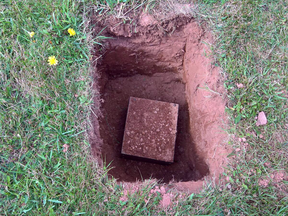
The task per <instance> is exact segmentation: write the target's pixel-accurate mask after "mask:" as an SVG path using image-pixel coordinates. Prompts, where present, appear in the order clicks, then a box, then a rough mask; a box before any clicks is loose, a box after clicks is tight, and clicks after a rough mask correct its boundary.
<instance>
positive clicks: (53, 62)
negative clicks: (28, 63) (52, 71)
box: [48, 56, 58, 65]
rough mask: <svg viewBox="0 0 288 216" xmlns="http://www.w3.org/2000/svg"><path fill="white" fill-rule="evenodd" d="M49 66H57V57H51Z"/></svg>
mask: <svg viewBox="0 0 288 216" xmlns="http://www.w3.org/2000/svg"><path fill="white" fill-rule="evenodd" d="M48 64H49V65H57V64H58V60H57V59H56V58H55V56H49V58H48Z"/></svg>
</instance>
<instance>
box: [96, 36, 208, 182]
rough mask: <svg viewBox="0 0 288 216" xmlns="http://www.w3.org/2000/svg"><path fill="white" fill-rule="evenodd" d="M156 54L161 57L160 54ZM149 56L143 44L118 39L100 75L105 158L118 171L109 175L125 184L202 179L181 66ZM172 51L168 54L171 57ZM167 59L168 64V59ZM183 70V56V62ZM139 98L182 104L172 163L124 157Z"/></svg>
mask: <svg viewBox="0 0 288 216" xmlns="http://www.w3.org/2000/svg"><path fill="white" fill-rule="evenodd" d="M155 53H156V54H155ZM161 53H162V54H161V55H160V56H159V52H155V51H153V52H149V49H145V48H143V46H140V47H139V46H136V47H129V46H125V45H123V43H122V42H119V43H117V41H116V42H115V41H114V42H112V45H111V44H110V48H109V49H107V51H106V52H105V54H104V55H103V58H102V60H101V62H100V63H99V64H98V67H97V71H98V73H100V74H101V79H100V81H99V85H100V89H101V91H100V93H101V98H102V99H103V104H102V107H101V112H102V117H100V118H99V119H98V120H99V123H100V135H101V138H102V140H103V145H102V157H103V160H104V161H105V164H106V165H107V164H110V167H113V168H112V169H111V170H110V171H109V174H110V175H112V176H113V177H114V178H116V179H118V180H120V181H128V182H133V181H136V180H144V179H149V178H156V179H158V180H160V181H162V182H164V183H168V182H170V181H176V182H179V181H191V180H192V181H197V180H199V179H201V178H203V177H204V176H205V175H207V174H208V172H209V169H208V166H207V165H206V163H205V162H204V161H203V159H201V158H200V157H198V156H197V154H196V149H195V145H194V143H193V139H192V137H191V133H190V127H189V121H190V120H189V109H188V103H187V100H186V95H185V83H184V82H183V81H182V78H181V76H182V75H181V74H180V73H179V72H178V69H179V67H178V68H177V67H173V64H172V66H171V62H170V63H169V61H167V59H165V53H164V57H163V52H161ZM169 54H170V53H169V51H168V52H167V53H166V55H169ZM164 59H165V60H164ZM178 61H180V63H179V64H180V67H181V65H182V63H181V62H182V61H183V57H182V58H179V59H178ZM131 96H133V97H139V98H146V99H152V100H158V101H165V102H170V103H177V104H179V117H178V126H177V131H178V132H177V139H176V147H175V161H174V163H173V164H170V165H162V164H157V163H150V162H144V161H140V160H131V159H126V158H123V156H121V146H122V139H123V134H124V128H125V120H126V114H127V108H128V103H129V98H130V97H131Z"/></svg>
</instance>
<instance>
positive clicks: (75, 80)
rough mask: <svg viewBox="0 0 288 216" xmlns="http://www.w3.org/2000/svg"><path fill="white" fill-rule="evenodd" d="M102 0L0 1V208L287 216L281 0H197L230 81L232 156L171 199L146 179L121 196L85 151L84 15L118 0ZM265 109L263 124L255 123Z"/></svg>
mask: <svg viewBox="0 0 288 216" xmlns="http://www.w3.org/2000/svg"><path fill="white" fill-rule="evenodd" d="M107 2H109V4H108V3H106V1H104V0H98V1H97V0H95V1H94V2H93V1H89V0H53V1H52V0H42V1H40V0H38V1H37V0H2V1H1V2H0V132H1V137H0V140H1V141H0V212H1V213H0V214H1V215H22V214H28V215H166V214H167V215H171V214H172V215H229V214H231V215H288V181H287V179H285V178H283V175H284V176H285V173H286V174H287V173H288V166H287V164H288V153H287V152H288V103H287V100H288V54H287V53H288V45H287V44H288V33H287V32H288V15H287V14H288V13H287V12H288V2H287V1H285V0H278V1H271V0H258V1H252V0H243V1H237V0H234V1H232V0H221V1H216V0H202V1H198V2H197V3H196V5H197V11H196V14H197V16H196V18H197V19H198V20H199V22H200V23H204V22H206V23H207V24H208V27H209V28H210V29H211V31H212V32H213V34H214V36H215V44H214V45H213V47H212V49H213V53H214V59H215V64H217V65H219V66H220V67H221V68H222V74H223V76H224V77H225V80H226V81H225V83H224V84H225V88H226V89H227V92H228V94H227V97H228V101H229V102H228V104H227V113H228V114H229V116H230V117H231V118H230V119H231V122H230V131H229V132H230V134H231V141H230V145H232V146H233V148H234V151H233V152H232V153H231V154H230V156H231V157H232V158H233V160H232V161H233V162H231V164H229V165H228V167H227V169H226V171H225V173H224V176H225V178H224V179H223V181H224V180H225V184H223V186H221V187H220V186H219V187H211V185H210V184H207V187H206V188H205V189H204V190H203V191H202V192H201V193H199V194H186V195H182V196H181V197H180V196H179V199H178V203H174V204H173V206H171V207H170V208H168V209H161V208H159V203H160V201H161V196H160V194H159V196H158V195H151V194H150V193H149V192H150V190H151V188H153V187H154V186H155V183H154V182H153V181H151V182H149V181H147V182H145V183H144V184H143V188H141V190H139V191H138V192H136V193H135V194H131V195H130V196H128V200H127V201H120V197H121V196H123V188H122V186H121V185H119V184H117V183H116V181H115V180H109V179H108V178H107V174H106V173H107V170H106V168H105V167H104V168H99V167H98V166H97V164H96V163H95V162H93V160H92V159H91V158H90V153H89V151H90V146H89V142H88V137H87V133H86V131H87V128H89V121H88V120H87V119H89V115H90V108H91V105H92V90H91V85H92V78H91V68H90V59H91V54H90V49H91V47H92V46H93V45H94V44H96V43H101V40H100V39H101V37H99V38H92V37H91V32H90V27H91V26H90V25H89V14H90V11H91V10H92V9H93V10H95V9H96V10H100V9H101V8H102V9H103V11H104V10H108V8H109V6H110V7H111V11H112V12H113V10H114V9H113V7H114V6H116V5H117V1H116V0H109V1H107ZM118 2H122V4H124V5H125V7H131V8H135V7H136V6H137V5H138V6H139V7H140V6H141V5H142V6H143V8H144V7H145V5H147V7H145V8H146V9H147V8H148V11H149V9H151V11H153V10H152V9H153V6H155V5H156V3H155V2H153V1H146V2H144V1H143V2H141V1H140V0H130V1H129V0H120V1H118ZM163 2H164V0H163V1H162V4H163ZM167 2H171V1H168V0H167ZM154 3H155V4H154ZM115 10H116V9H115ZM68 29H70V30H69V32H70V33H69V32H68ZM71 29H73V30H74V31H75V34H73V31H72V32H71ZM32 32H33V33H34V34H33V33H32ZM70 34H71V35H70ZM51 56H54V57H55V59H56V60H57V61H58V62H57V64H56V65H49V64H48V59H49V57H51ZM50 63H56V62H55V61H54V62H50ZM237 86H238V87H237ZM260 111H263V112H265V114H266V116H267V119H268V123H267V124H266V125H262V126H256V124H255V123H256V120H255V117H256V116H257V115H258V113H259V112H260ZM239 138H240V139H239Z"/></svg>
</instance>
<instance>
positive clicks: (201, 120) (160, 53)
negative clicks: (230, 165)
mask: <svg viewBox="0 0 288 216" xmlns="http://www.w3.org/2000/svg"><path fill="white" fill-rule="evenodd" d="M118 22H119V20H107V21H105V22H104V21H103V22H100V23H97V25H98V26H100V28H101V26H108V27H107V28H106V29H105V31H103V34H105V35H106V36H110V37H113V39H108V40H106V43H105V49H103V50H102V51H101V52H100V54H102V58H101V59H99V60H98V61H97V65H96V69H95V74H94V76H95V84H94V89H95V92H96V93H97V94H95V99H94V102H95V108H94V110H93V113H94V114H95V115H93V116H94V117H93V124H94V131H93V133H91V136H90V138H91V147H92V151H93V153H94V155H95V157H96V158H97V159H98V161H100V162H101V160H102V159H103V160H104V161H105V163H106V165H107V164H110V167H114V168H113V169H111V170H110V171H109V174H110V175H111V176H113V177H115V178H117V179H118V180H119V181H128V182H133V181H136V180H143V179H149V178H151V177H152V178H157V179H159V180H161V181H162V182H164V183H173V185H174V186H175V187H176V188H178V189H185V190H186V189H189V190H192V191H195V190H199V188H201V186H202V185H203V182H204V178H205V177H206V178H210V179H215V180H217V179H218V177H219V175H220V174H221V173H222V171H223V168H222V167H223V165H225V164H226V160H227V146H226V142H227V134H226V133H225V131H224V128H225V122H226V116H225V100H224V99H223V93H224V88H223V85H222V84H221V78H220V74H219V69H218V68H217V67H214V66H213V65H212V64H211V60H210V59H209V57H207V56H206V55H207V54H208V55H209V52H210V49H209V47H208V46H207V45H206V44H209V43H212V39H211V37H210V35H209V33H207V32H206V31H205V30H204V28H203V27H200V26H199V25H198V23H197V22H196V21H195V20H193V19H191V18H188V17H179V16H177V17H174V18H173V19H169V20H164V21H161V22H159V21H156V20H155V19H154V18H153V17H151V16H150V15H147V14H144V15H143V14H142V15H141V16H140V18H139V20H138V23H137V24H136V25H133V26H132V25H129V24H125V25H124V24H119V25H116V24H117V23H118ZM95 31H99V27H98V28H96V30H95ZM203 41H205V42H206V43H203ZM97 55H99V52H97ZM96 57H98V56H96ZM96 57H95V58H96ZM131 96H133V97H140V98H146V99H151V100H159V101H166V102H169V103H177V104H179V119H178V133H177V139H176V145H175V162H174V163H173V164H170V165H163V164H157V163H149V162H143V161H139V160H138V161H137V160H129V159H125V158H123V157H121V143H122V139H123V134H124V128H125V120H126V114H127V108H128V102H129V98H130V97H131ZM101 102H102V103H101Z"/></svg>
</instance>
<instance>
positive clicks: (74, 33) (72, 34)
mask: <svg viewBox="0 0 288 216" xmlns="http://www.w3.org/2000/svg"><path fill="white" fill-rule="evenodd" d="M68 33H69V34H70V36H71V37H72V36H74V35H76V32H75V30H74V29H73V28H69V29H68Z"/></svg>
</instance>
